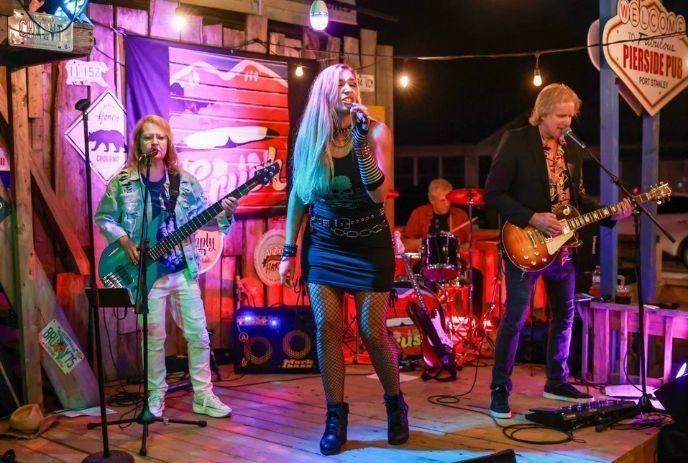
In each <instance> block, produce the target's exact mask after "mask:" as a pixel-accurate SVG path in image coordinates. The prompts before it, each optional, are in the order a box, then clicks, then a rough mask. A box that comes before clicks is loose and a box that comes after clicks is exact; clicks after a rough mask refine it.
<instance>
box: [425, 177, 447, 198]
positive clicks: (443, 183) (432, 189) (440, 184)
mask: <svg viewBox="0 0 688 463" xmlns="http://www.w3.org/2000/svg"><path fill="white" fill-rule="evenodd" d="M452 189H453V187H452V184H451V183H449V181H448V180H445V179H443V178H436V179H434V180H433V181H431V182H430V185H428V199H429V200H430V201H432V199H433V198H432V197H433V196H434V195H435V193H436V192H437V190H452Z"/></svg>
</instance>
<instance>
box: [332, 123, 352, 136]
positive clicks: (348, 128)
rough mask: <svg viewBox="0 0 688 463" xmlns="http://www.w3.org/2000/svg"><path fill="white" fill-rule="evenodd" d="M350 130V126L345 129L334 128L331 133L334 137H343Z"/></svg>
mask: <svg viewBox="0 0 688 463" xmlns="http://www.w3.org/2000/svg"><path fill="white" fill-rule="evenodd" d="M350 130H351V125H347V126H346V127H335V128H334V129H333V130H332V131H333V132H334V135H343V134H345V133H347V132H348V131H350Z"/></svg>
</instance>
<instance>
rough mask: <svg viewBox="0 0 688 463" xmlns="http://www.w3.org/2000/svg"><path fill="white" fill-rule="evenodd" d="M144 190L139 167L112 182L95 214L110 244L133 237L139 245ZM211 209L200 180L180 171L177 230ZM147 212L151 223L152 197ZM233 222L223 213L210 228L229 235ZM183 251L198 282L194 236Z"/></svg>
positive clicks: (176, 206) (129, 168) (166, 186)
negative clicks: (215, 226)
mask: <svg viewBox="0 0 688 463" xmlns="http://www.w3.org/2000/svg"><path fill="white" fill-rule="evenodd" d="M164 188H165V192H166V193H167V194H168V195H169V191H170V190H169V189H170V179H169V176H167V178H166V179H165V186H164ZM144 189H145V185H144V183H143V180H142V179H141V176H140V175H139V172H138V169H137V168H136V167H127V168H125V169H124V170H122V171H120V172H119V173H118V174H117V175H115V177H114V178H113V179H112V180H110V182H109V183H108V186H107V190H106V191H105V195H103V198H102V199H101V200H100V204H98V210H97V211H96V214H95V221H96V223H97V224H98V227H99V228H100V232H101V233H102V234H103V236H104V237H105V239H106V240H107V242H108V243H112V242H114V241H116V240H118V239H119V238H121V237H122V236H124V235H127V236H129V238H131V239H132V240H133V241H134V242H135V243H139V241H140V239H141V230H140V227H141V213H142V211H143V193H144ZM207 207H208V206H207V199H206V196H205V193H204V192H203V189H202V187H201V184H200V183H199V182H198V180H197V179H196V177H194V176H193V175H191V174H190V173H188V172H186V171H185V170H181V169H180V181H179V196H178V198H177V204H176V205H175V208H174V212H175V215H176V218H177V229H178V228H179V227H181V226H182V225H184V224H185V223H187V222H188V221H189V220H191V219H192V218H194V217H195V216H196V215H198V214H200V213H201V212H203V211H204V210H205V209H206V208H207ZM146 210H147V213H148V219H149V223H150V220H151V216H152V208H151V204H150V197H149V201H148V207H147V208H146ZM232 222H233V218H231V219H229V220H228V218H227V216H226V214H225V213H224V212H223V213H221V214H220V215H219V216H218V217H217V219H216V220H214V221H211V222H209V223H208V224H207V225H206V226H209V225H213V224H215V223H216V224H217V226H218V227H219V229H220V231H221V232H223V233H225V234H226V233H227V232H228V231H229V228H230V227H231V223H232ZM152 244H154V243H151V245H152ZM182 248H183V252H184V257H185V258H186V262H187V268H188V270H189V272H190V276H191V277H192V278H196V276H198V269H199V268H200V257H199V256H198V254H197V252H196V242H195V240H194V239H193V235H192V236H191V237H190V238H188V239H186V240H185V241H184V242H183V243H182Z"/></svg>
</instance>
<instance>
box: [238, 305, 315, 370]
mask: <svg viewBox="0 0 688 463" xmlns="http://www.w3.org/2000/svg"><path fill="white" fill-rule="evenodd" d="M232 332H233V335H234V371H235V372H237V373H318V372H319V368H318V359H317V354H316V348H315V322H314V321H313V312H312V311H311V308H310V307H304V306H278V307H242V308H240V309H238V310H237V311H236V312H235V314H234V326H233V329H232Z"/></svg>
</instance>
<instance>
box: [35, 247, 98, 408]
mask: <svg viewBox="0 0 688 463" xmlns="http://www.w3.org/2000/svg"><path fill="white" fill-rule="evenodd" d="M31 266H32V268H33V270H34V272H35V277H36V278H35V288H34V291H35V293H36V295H35V300H36V306H37V309H38V310H37V312H38V313H39V315H40V317H39V318H40V321H39V322H38V327H39V331H40V330H42V329H43V328H45V326H46V325H47V324H48V323H50V322H52V321H53V320H56V321H57V322H58V323H59V324H60V325H61V326H62V328H63V329H64V330H65V332H67V333H68V334H69V337H70V338H72V340H73V341H74V342H75V343H76V344H77V346H78V347H79V349H80V350H81V352H82V353H84V354H85V352H84V350H83V348H82V347H81V346H79V345H78V344H79V343H78V341H77V338H76V336H75V333H74V330H73V329H72V327H71V325H70V324H69V320H67V317H66V315H65V313H64V310H62V306H60V304H59V303H58V302H57V296H56V295H55V291H54V290H53V287H52V284H51V282H50V280H49V279H48V277H47V275H46V274H45V271H44V270H43V268H42V267H41V263H40V261H39V260H38V258H37V257H35V256H34V257H33V261H32V262H31ZM82 294H83V293H82ZM101 329H103V327H102V326H101ZM36 345H38V343H36ZM38 349H40V355H41V366H42V367H43V371H45V374H46V376H47V377H48V379H49V380H50V384H52V386H53V390H54V391H55V394H56V395H57V397H58V398H59V399H60V403H61V404H62V406H63V407H64V408H68V409H81V408H86V407H91V406H93V405H96V404H97V403H98V382H97V380H96V376H95V375H94V374H93V370H92V369H91V366H90V364H89V363H88V359H87V358H84V359H83V360H82V361H81V362H79V364H78V365H77V366H76V367H74V369H73V370H72V371H70V372H69V373H67V374H65V373H64V372H63V371H62V370H61V369H60V367H59V365H58V364H57V363H56V362H55V360H53V358H52V357H51V356H50V355H48V353H47V352H46V351H45V349H43V348H40V347H39V348H38ZM108 358H109V357H108Z"/></svg>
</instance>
